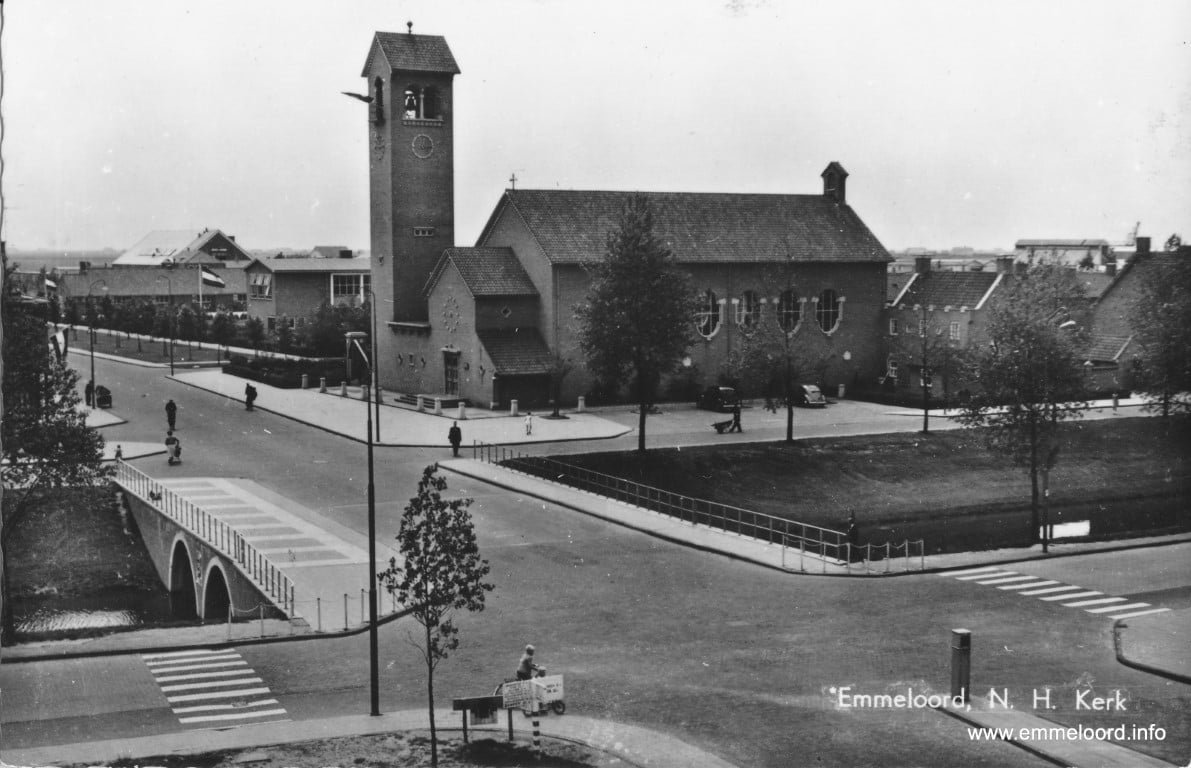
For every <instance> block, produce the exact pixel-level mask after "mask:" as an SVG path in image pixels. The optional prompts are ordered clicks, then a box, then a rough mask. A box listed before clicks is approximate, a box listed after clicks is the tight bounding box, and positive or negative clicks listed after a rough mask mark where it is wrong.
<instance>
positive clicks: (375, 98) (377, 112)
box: [368, 77, 385, 125]
mask: <svg viewBox="0 0 1191 768" xmlns="http://www.w3.org/2000/svg"><path fill="white" fill-rule="evenodd" d="M368 107H369V109H371V110H372V122H374V123H376V124H377V125H380V124H381V123H383V122H384V121H385V81H384V80H381V79H380V78H379V77H378V78H376V80H374V81H373V82H372V103H371V104H369V105H368Z"/></svg>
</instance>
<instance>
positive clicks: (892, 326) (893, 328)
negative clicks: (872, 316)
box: [889, 317, 897, 336]
mask: <svg viewBox="0 0 1191 768" xmlns="http://www.w3.org/2000/svg"><path fill="white" fill-rule="evenodd" d="M889 335H890V336H896V335H897V318H896V317H891V318H889Z"/></svg>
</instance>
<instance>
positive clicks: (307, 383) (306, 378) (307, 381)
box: [302, 373, 310, 389]
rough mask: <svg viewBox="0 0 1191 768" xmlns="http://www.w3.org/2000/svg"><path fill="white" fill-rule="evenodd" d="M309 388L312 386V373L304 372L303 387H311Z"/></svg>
mask: <svg viewBox="0 0 1191 768" xmlns="http://www.w3.org/2000/svg"><path fill="white" fill-rule="evenodd" d="M309 388H310V374H309V373H303V374H302V389H309Z"/></svg>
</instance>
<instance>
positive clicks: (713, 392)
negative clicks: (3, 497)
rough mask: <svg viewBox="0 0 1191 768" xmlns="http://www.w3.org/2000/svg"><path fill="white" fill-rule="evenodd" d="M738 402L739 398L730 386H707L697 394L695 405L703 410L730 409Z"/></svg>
mask: <svg viewBox="0 0 1191 768" xmlns="http://www.w3.org/2000/svg"><path fill="white" fill-rule="evenodd" d="M739 404H740V398H739V397H737V395H736V390H735V389H733V388H732V387H708V388H707V389H705V390H703V392H702V393H701V394H700V395H699V399H698V401H696V403H695V405H696V406H697V407H699V408H702V409H703V410H705V411H730V410H732V407H733V406H735V405H739Z"/></svg>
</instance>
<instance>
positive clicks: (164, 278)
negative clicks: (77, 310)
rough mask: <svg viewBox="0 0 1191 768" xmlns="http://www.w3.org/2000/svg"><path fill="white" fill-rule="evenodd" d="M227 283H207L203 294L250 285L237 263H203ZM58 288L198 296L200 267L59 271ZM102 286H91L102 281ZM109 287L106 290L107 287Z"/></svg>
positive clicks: (68, 292)
mask: <svg viewBox="0 0 1191 768" xmlns="http://www.w3.org/2000/svg"><path fill="white" fill-rule="evenodd" d="M203 266H205V267H207V268H208V269H210V270H211V271H212V272H214V273H215V274H217V275H219V276H220V277H222V278H223V280H224V282H225V283H227V285H225V286H224V287H222V288H220V287H217V286H213V285H204V286H203V287H202V293H203V295H204V296H224V295H227V294H236V293H245V292H246V288H245V286H246V285H247V283H246V281H245V276H244V271H243V270H242V269H240V268H239V267H238V266H236V267H233V266H232V264H231V262H229V263H228V264H226V265H224V264H222V263H221V264H204V265H203ZM55 279H56V280H57V281H58V290H59V292H60V293H61V294H62V295H63V296H72V297H79V296H86V295H87V291H88V290H91V295H92V296H101V295H102V296H109V297H111V298H118V297H120V298H123V297H130V296H166V295H169V294H170V293H173V295H174V296H192V295H195V296H197V295H198V293H199V281H200V277H199V270H198V269H197V268H196V267H194V266H190V267H176V268H174V269H163V268H160V267H151V266H136V265H133V266H111V267H93V268H91V269H90V270H88V271H87V272H68V273H64V274H59V275H58V276H57V277H56V278H55ZM101 280H102V281H103V285H102V286H96V287H95V288H94V289H91V286H92V285H94V284H95V283H97V282H99V281H101ZM105 289H106V290H105Z"/></svg>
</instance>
